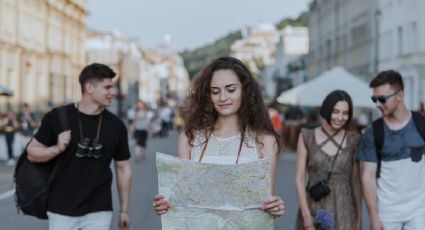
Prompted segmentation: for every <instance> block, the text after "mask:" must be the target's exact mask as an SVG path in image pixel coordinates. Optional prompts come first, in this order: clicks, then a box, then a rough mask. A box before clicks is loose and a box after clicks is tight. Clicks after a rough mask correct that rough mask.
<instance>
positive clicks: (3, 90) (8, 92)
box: [0, 85, 13, 96]
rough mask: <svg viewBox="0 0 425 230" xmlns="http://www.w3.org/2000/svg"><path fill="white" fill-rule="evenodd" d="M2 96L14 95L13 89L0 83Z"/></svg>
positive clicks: (0, 94)
mask: <svg viewBox="0 0 425 230" xmlns="http://www.w3.org/2000/svg"><path fill="white" fill-rule="evenodd" d="M0 96H13V90H11V89H9V88H7V87H5V86H1V85H0Z"/></svg>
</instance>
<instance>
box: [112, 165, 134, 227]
mask: <svg viewBox="0 0 425 230" xmlns="http://www.w3.org/2000/svg"><path fill="white" fill-rule="evenodd" d="M115 174H116V179H117V189H118V195H119V199H120V214H119V215H120V223H119V226H120V229H127V228H128V226H129V224H130V219H129V217H128V200H129V195H130V189H131V167H130V161H128V160H124V161H115Z"/></svg>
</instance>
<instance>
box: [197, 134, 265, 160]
mask: <svg viewBox="0 0 425 230" xmlns="http://www.w3.org/2000/svg"><path fill="white" fill-rule="evenodd" d="M207 135H208V133H206V132H197V133H196V134H195V139H194V141H193V147H192V150H191V160H193V161H199V158H200V157H201V153H202V149H203V148H204V145H205V140H206V139H207ZM240 141H241V134H237V135H235V136H232V137H228V138H221V137H217V136H215V135H214V134H211V135H210V137H209V139H208V144H207V148H206V149H205V153H204V156H203V157H202V161H201V162H202V163H214V164H227V165H231V164H236V159H237V155H238V151H239V145H240ZM258 159H259V157H258V151H257V145H256V141H255V134H254V133H253V132H246V133H245V141H244V143H243V145H242V149H241V154H240V156H239V161H238V163H246V162H250V161H254V160H258Z"/></svg>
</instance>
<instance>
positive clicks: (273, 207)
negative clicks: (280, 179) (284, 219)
mask: <svg viewBox="0 0 425 230" xmlns="http://www.w3.org/2000/svg"><path fill="white" fill-rule="evenodd" d="M261 209H262V210H264V211H265V212H268V213H270V214H271V215H273V216H274V217H279V216H281V215H282V214H283V213H284V212H285V205H284V203H283V200H282V199H281V198H280V197H278V196H274V197H272V198H270V199H268V200H265V201H264V202H263V205H262V207H261Z"/></svg>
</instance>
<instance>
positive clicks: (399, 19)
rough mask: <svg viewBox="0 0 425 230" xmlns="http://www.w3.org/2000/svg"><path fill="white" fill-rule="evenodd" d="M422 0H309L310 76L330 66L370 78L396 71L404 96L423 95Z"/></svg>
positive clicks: (411, 102) (416, 99)
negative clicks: (403, 88)
mask: <svg viewBox="0 0 425 230" xmlns="http://www.w3.org/2000/svg"><path fill="white" fill-rule="evenodd" d="M423 10H425V2H424V1H421V0H411V1H406V0H372V1H369V0H314V1H313V2H312V3H311V4H310V12H309V13H310V17H309V29H310V53H309V55H308V59H307V63H308V64H307V65H308V73H309V77H314V76H317V75H319V74H320V73H321V72H323V71H325V70H328V69H330V68H331V67H333V66H343V67H345V68H346V69H347V70H349V71H350V72H352V73H354V74H356V75H360V76H364V78H365V79H371V78H372V77H374V76H375V75H376V73H378V72H379V71H382V70H387V69H394V70H397V71H399V72H400V73H401V74H402V76H403V78H404V83H405V102H406V104H407V106H408V107H409V108H410V109H413V110H415V109H417V108H418V106H419V103H420V102H424V101H425V90H424V88H425V39H424V38H425V17H423V16H422V12H423Z"/></svg>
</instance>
